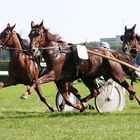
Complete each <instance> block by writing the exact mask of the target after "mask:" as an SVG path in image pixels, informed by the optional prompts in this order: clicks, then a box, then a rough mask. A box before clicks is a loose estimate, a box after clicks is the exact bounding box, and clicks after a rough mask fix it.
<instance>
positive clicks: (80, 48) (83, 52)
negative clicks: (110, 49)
mask: <svg viewBox="0 0 140 140" xmlns="http://www.w3.org/2000/svg"><path fill="white" fill-rule="evenodd" d="M77 53H78V56H79V58H81V59H88V53H87V48H86V46H84V45H77Z"/></svg>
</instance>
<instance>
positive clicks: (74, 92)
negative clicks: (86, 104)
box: [69, 84, 82, 101]
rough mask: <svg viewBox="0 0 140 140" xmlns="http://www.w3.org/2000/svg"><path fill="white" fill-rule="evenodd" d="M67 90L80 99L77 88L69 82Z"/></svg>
mask: <svg viewBox="0 0 140 140" xmlns="http://www.w3.org/2000/svg"><path fill="white" fill-rule="evenodd" d="M69 91H70V92H72V93H73V94H74V95H75V96H76V97H77V98H78V99H79V100H80V101H81V99H82V98H81V95H80V94H79V92H78V90H77V89H76V88H75V87H73V86H72V85H71V84H69Z"/></svg>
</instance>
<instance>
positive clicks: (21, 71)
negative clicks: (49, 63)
mask: <svg viewBox="0 0 140 140" xmlns="http://www.w3.org/2000/svg"><path fill="white" fill-rule="evenodd" d="M14 27H15V25H14V26H10V24H7V27H6V28H5V29H4V30H3V31H2V32H1V34H0V42H1V47H3V48H4V47H5V46H7V48H8V50H9V54H10V62H9V69H8V73H9V76H8V79H7V80H6V81H5V82H3V83H2V82H1V83H0V89H1V88H4V87H8V86H11V85H17V84H24V85H29V86H32V85H33V83H34V80H36V79H37V78H38V76H39V68H38V65H37V63H36V61H35V60H34V59H33V58H32V56H31V55H30V54H29V51H28V46H27V45H26V44H25V40H24V39H22V38H21V37H20V35H19V34H18V33H16V32H15V31H14V30H13V29H14ZM35 90H36V92H37V94H38V95H39V98H40V100H41V101H42V102H43V103H45V104H46V105H47V107H48V108H49V109H50V110H51V111H52V112H53V111H54V109H53V107H52V106H51V105H50V104H49V103H48V102H47V101H46V99H45V98H44V97H43V93H42V90H41V88H40V86H39V85H36V87H35ZM27 93H28V94H30V93H31V92H30V91H29V90H27Z"/></svg>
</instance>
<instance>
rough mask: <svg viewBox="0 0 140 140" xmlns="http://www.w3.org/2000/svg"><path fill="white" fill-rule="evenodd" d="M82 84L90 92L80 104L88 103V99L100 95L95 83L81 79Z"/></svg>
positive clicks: (91, 80)
mask: <svg viewBox="0 0 140 140" xmlns="http://www.w3.org/2000/svg"><path fill="white" fill-rule="evenodd" d="M82 80H83V82H84V84H85V85H86V86H87V87H88V89H89V90H90V94H89V95H88V96H86V97H84V98H83V99H82V100H81V101H82V102H88V101H89V100H90V99H92V98H94V97H96V96H98V95H99V94H100V93H99V91H98V87H97V84H96V82H94V80H93V79H92V78H91V79H89V78H88V79H82Z"/></svg>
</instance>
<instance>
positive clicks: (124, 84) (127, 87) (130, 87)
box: [120, 80, 140, 105]
mask: <svg viewBox="0 0 140 140" xmlns="http://www.w3.org/2000/svg"><path fill="white" fill-rule="evenodd" d="M120 85H121V86H123V87H124V88H125V89H126V90H127V91H128V92H129V93H130V94H131V95H132V96H134V98H135V99H136V100H137V102H138V103H139V105H140V99H139V98H138V97H137V96H136V92H135V91H134V90H133V88H132V86H130V85H129V84H128V83H127V81H126V80H125V81H123V82H121V83H120Z"/></svg>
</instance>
